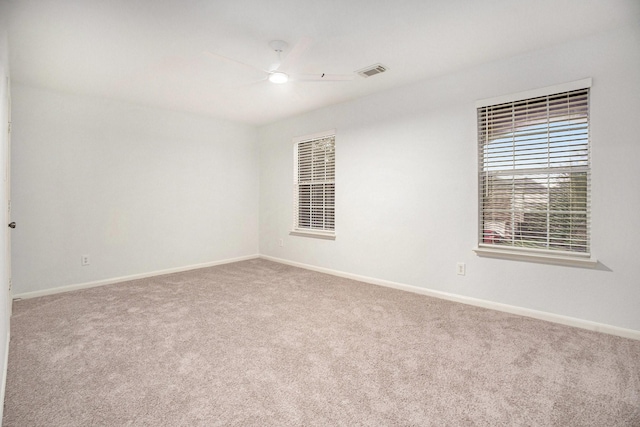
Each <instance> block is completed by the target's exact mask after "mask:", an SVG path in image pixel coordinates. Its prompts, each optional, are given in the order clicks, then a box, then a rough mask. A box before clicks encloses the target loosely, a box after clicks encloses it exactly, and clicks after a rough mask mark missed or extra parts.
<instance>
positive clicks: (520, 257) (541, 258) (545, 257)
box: [473, 247, 598, 268]
mask: <svg viewBox="0 0 640 427" xmlns="http://www.w3.org/2000/svg"><path fill="white" fill-rule="evenodd" d="M473 251H474V252H475V253H476V255H478V256H481V257H489V258H503V259H512V260H516V261H529V262H540V263H544V264H559V265H567V266H573V267H585V268H594V267H595V266H596V265H597V264H598V260H596V259H593V258H591V257H590V256H589V255H585V256H584V257H580V256H576V257H571V256H562V255H554V254H549V253H535V252H525V251H514V250H509V249H497V248H487V247H477V248H475V249H473Z"/></svg>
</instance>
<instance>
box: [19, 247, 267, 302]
mask: <svg viewBox="0 0 640 427" xmlns="http://www.w3.org/2000/svg"><path fill="white" fill-rule="evenodd" d="M255 258H259V255H257V254H255V255H247V256H243V257H238V258H229V259H223V260H219V261H212V262H206V263H203V264H194V265H187V266H184V267H176V268H169V269H166V270H158V271H152V272H149V273H141V274H132V275H130V276H122V277H113V278H110V279H103V280H96V281H94V282H86V283H78V284H75V285H67V286H60V287H57V288H51V289H43V290H41V291H33V292H25V293H22V294H16V295H14V296H13V299H14V300H18V299H28V298H36V297H43V296H47V295H54V294H60V293H63V292H69V291H76V290H78V289H87V288H95V287H97V286H103V285H111V284H113V283H120V282H127V281H129V280H137V279H146V278H147V277H154V276H162V275H164V274H171V273H180V272H182V271H189V270H197V269H199V268H206V267H214V266H216V265H222V264H230V263H232V262H238V261H246V260H249V259H255Z"/></svg>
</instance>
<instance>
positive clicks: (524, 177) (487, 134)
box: [478, 80, 590, 258]
mask: <svg viewBox="0 0 640 427" xmlns="http://www.w3.org/2000/svg"><path fill="white" fill-rule="evenodd" d="M577 83H582V84H577V85H575V84H574V85H573V86H586V87H582V88H577V89H572V90H568V91H563V92H556V93H550V94H547V95H542V96H534V97H530V98H525V99H517V100H515V101H510V102H501V103H494V104H492V103H488V105H482V106H479V107H478V146H479V156H478V157H479V177H478V181H479V204H480V206H479V211H480V228H479V242H478V246H479V248H480V249H482V248H494V249H500V250H505V249H506V250H508V251H513V252H517V251H522V252H521V253H527V252H529V253H534V254H540V253H543V254H548V255H552V256H561V257H569V258H570V257H576V258H578V257H582V258H588V257H589V252H590V247H589V240H590V239H589V229H590V209H589V193H590V158H589V156H590V155H589V86H590V80H587V81H582V82H577Z"/></svg>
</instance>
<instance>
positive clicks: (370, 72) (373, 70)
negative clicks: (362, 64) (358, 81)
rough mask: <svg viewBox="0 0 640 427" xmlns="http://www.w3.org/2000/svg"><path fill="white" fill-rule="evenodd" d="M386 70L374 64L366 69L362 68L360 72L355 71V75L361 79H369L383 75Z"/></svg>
mask: <svg viewBox="0 0 640 427" xmlns="http://www.w3.org/2000/svg"><path fill="white" fill-rule="evenodd" d="M387 70H388V68H387V67H385V66H384V65H382V64H375V65H372V66H370V67H367V68H363V69H362V70H358V71H356V73H358V74H360V75H361V76H362V77H371V76H375V75H376V74H380V73H384V72H385V71H387Z"/></svg>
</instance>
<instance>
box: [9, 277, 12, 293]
mask: <svg viewBox="0 0 640 427" xmlns="http://www.w3.org/2000/svg"><path fill="white" fill-rule="evenodd" d="M12 288H13V281H12V280H11V277H9V291H11V289H12Z"/></svg>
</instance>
